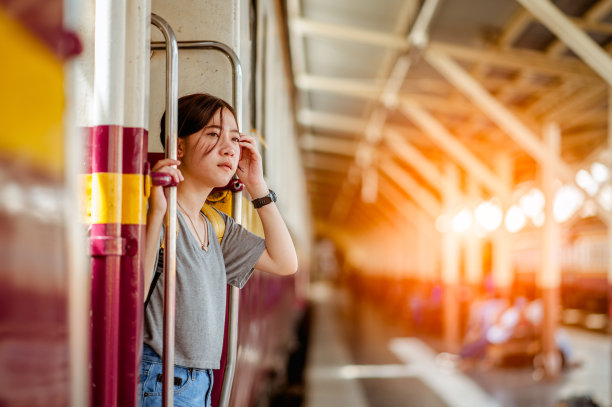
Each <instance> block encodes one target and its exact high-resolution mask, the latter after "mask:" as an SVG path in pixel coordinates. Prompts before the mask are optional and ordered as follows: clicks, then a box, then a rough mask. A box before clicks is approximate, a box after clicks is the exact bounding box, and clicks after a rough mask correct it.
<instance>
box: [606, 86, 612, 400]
mask: <svg viewBox="0 0 612 407" xmlns="http://www.w3.org/2000/svg"><path fill="white" fill-rule="evenodd" d="M610 154H612V87H608V155H610ZM608 170H609V171H610V173H612V161H611V162H609V163H608ZM608 182H611V181H610V180H608ZM607 227H608V332H609V333H610V334H612V323H611V322H610V319H611V318H612V227H611V226H610V225H609V224H608V225H607ZM610 391H612V389H610ZM610 399H611V400H612V397H611V398H610Z"/></svg>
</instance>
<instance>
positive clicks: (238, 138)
mask: <svg viewBox="0 0 612 407" xmlns="http://www.w3.org/2000/svg"><path fill="white" fill-rule="evenodd" d="M232 141H233V142H236V143H237V142H239V141H240V137H234V138H232Z"/></svg>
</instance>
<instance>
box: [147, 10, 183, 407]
mask: <svg viewBox="0 0 612 407" xmlns="http://www.w3.org/2000/svg"><path fill="white" fill-rule="evenodd" d="M151 24H153V25H155V26H156V27H157V28H159V30H160V31H161V32H162V34H163V35H164V38H165V40H166V44H168V45H169V50H168V51H167V52H166V115H167V117H166V157H167V158H172V159H174V160H176V158H177V138H178V136H177V133H178V45H177V42H176V37H175V36H174V32H173V31H172V27H170V25H169V24H168V23H167V22H166V21H165V20H164V19H163V18H161V17H159V16H158V15H156V14H151ZM166 48H168V47H165V48H164V49H166ZM168 192H169V193H168V210H167V211H166V236H165V239H166V242H165V250H164V350H163V353H164V354H163V372H164V378H163V384H162V400H163V406H164V407H171V406H173V405H174V321H175V312H176V292H175V290H176V229H177V224H176V206H177V205H176V186H174V187H170V188H169V191H168Z"/></svg>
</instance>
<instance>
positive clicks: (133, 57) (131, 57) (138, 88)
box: [124, 0, 151, 128]
mask: <svg viewBox="0 0 612 407" xmlns="http://www.w3.org/2000/svg"><path fill="white" fill-rule="evenodd" d="M149 7H150V6H149V2H147V1H145V2H142V1H139V0H129V1H128V2H127V22H128V23H127V25H126V49H125V52H126V57H125V84H126V86H127V88H126V89H125V118H124V126H126V127H138V128H143V127H147V125H148V122H149V120H148V119H149V68H148V66H149V58H150V57H149V55H150V52H149V49H148V45H149V33H150V29H149V25H150V24H151V10H150V9H149Z"/></svg>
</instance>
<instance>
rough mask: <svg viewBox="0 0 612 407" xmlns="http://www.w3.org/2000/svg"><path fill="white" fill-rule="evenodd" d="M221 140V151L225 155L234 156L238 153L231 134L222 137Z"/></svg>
mask: <svg viewBox="0 0 612 407" xmlns="http://www.w3.org/2000/svg"><path fill="white" fill-rule="evenodd" d="M220 142H221V146H220V151H221V153H222V154H223V155H229V156H234V155H235V154H236V150H235V149H236V146H235V145H234V143H233V142H232V139H231V137H229V136H226V137H221V140H220Z"/></svg>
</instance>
